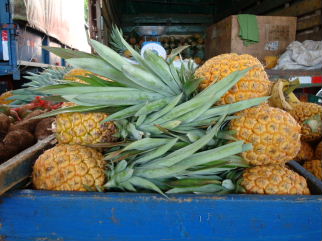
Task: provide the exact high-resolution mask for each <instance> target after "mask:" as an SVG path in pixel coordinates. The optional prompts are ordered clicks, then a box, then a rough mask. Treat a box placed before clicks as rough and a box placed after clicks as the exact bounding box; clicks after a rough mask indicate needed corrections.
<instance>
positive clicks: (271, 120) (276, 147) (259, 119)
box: [230, 104, 301, 166]
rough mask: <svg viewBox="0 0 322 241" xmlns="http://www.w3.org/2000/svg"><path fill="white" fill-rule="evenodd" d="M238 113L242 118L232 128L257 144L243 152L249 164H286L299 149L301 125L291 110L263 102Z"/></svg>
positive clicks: (243, 138)
mask: <svg viewBox="0 0 322 241" xmlns="http://www.w3.org/2000/svg"><path fill="white" fill-rule="evenodd" d="M236 115H237V116H239V117H240V118H237V119H234V120H232V121H231V122H230V129H231V130H234V131H235V132H236V138H237V139H239V140H243V141H245V142H246V143H251V144H252V145H253V149H252V150H250V151H247V152H243V153H242V156H243V158H244V159H245V160H246V161H247V162H248V163H249V164H252V165H256V166H257V165H267V164H284V163H286V162H288V161H290V160H292V159H293V158H294V157H295V156H296V155H297V153H298V152H299V150H300V147H301V142H300V137H301V135H300V131H301V127H300V125H299V124H298V123H297V122H296V121H295V119H294V118H293V117H292V116H291V115H290V114H289V113H287V112H285V111H283V110H281V109H278V108H274V107H269V106H268V105H267V104H263V105H260V106H256V107H252V108H249V109H246V110H244V111H241V112H239V113H237V114H236Z"/></svg>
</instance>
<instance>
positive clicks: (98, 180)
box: [32, 145, 105, 191]
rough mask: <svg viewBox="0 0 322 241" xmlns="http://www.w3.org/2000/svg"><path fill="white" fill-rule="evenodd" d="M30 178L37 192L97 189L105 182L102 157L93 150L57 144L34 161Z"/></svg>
mask: <svg viewBox="0 0 322 241" xmlns="http://www.w3.org/2000/svg"><path fill="white" fill-rule="evenodd" d="M32 179H33V184H34V186H35V188H36V189H46V190H64V191H86V190H87V189H96V187H100V186H103V184H104V182H105V161H104V158H103V155H102V154H101V153H100V152H98V151H96V150H95V149H93V148H90V147H85V146H80V145H57V146H55V147H53V148H51V149H49V150H47V151H45V152H44V153H43V154H42V155H40V156H39V158H38V159H37V160H36V162H35V165H34V168H33V173H32Z"/></svg>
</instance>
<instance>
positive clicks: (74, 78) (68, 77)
mask: <svg viewBox="0 0 322 241" xmlns="http://www.w3.org/2000/svg"><path fill="white" fill-rule="evenodd" d="M89 74H93V73H92V72H90V71H87V70H84V69H72V70H70V71H69V72H68V73H66V74H65V75H64V79H65V80H70V81H74V82H77V83H81V84H85V83H86V82H85V81H83V80H81V79H79V78H78V77H77V75H79V76H85V77H86V76H88V75H89Z"/></svg>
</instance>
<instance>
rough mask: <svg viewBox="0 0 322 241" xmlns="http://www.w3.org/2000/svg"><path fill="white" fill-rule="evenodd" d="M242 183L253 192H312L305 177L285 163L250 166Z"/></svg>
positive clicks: (244, 174)
mask: <svg viewBox="0 0 322 241" xmlns="http://www.w3.org/2000/svg"><path fill="white" fill-rule="evenodd" d="M241 185H242V186H243V187H244V188H245V191H246V193H252V194H282V195H285V194H310V191H309V189H308V186H307V183H306V180H305V178H304V177H302V176H300V175H299V174H297V173H296V172H294V171H292V170H290V169H288V168H287V167H285V166H284V165H266V166H256V167H251V168H248V169H247V170H246V171H245V172H244V173H243V179H242V182H241Z"/></svg>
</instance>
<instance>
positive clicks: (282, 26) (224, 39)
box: [205, 15, 296, 62]
mask: <svg viewBox="0 0 322 241" xmlns="http://www.w3.org/2000/svg"><path fill="white" fill-rule="evenodd" d="M256 18H257V22H258V28H259V35H260V42H259V43H255V44H252V45H249V46H247V47H246V46H244V43H243V40H241V39H240V37H239V30H240V29H239V23H238V20H237V15H232V16H230V17H228V18H226V19H224V20H222V21H220V22H218V23H216V24H213V25H211V26H210V27H209V28H208V29H207V39H206V46H205V48H206V58H207V59H208V58H211V57H213V56H216V55H219V54H224V53H238V54H246V53H247V54H251V55H253V56H255V57H257V58H258V59H259V60H261V61H262V62H264V57H265V56H278V55H280V54H282V53H283V52H284V51H285V50H286V47H287V46H288V45H289V44H290V43H291V42H292V41H294V40H295V34H296V17H279V16H257V17H256Z"/></svg>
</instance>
